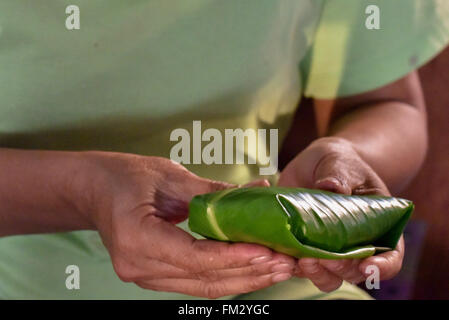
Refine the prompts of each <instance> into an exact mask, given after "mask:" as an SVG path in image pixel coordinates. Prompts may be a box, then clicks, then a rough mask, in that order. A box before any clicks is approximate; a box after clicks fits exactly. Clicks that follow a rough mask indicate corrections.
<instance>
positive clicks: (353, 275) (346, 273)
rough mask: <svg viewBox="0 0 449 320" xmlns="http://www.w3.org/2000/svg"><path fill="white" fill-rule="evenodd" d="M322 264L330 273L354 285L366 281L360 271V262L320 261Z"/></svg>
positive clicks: (348, 260)
mask: <svg viewBox="0 0 449 320" xmlns="http://www.w3.org/2000/svg"><path fill="white" fill-rule="evenodd" d="M320 264H321V265H322V266H323V267H324V268H326V269H327V270H328V271H329V272H331V273H333V274H334V275H336V276H337V277H339V278H341V279H343V280H346V281H348V282H350V283H352V284H356V283H359V282H361V281H363V280H364V279H365V277H364V275H363V274H362V273H361V272H360V270H359V264H360V260H357V259H344V260H328V259H320Z"/></svg>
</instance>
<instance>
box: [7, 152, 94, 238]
mask: <svg viewBox="0 0 449 320" xmlns="http://www.w3.org/2000/svg"><path fill="white" fill-rule="evenodd" d="M87 159H88V157H86V156H85V153H77V152H56V151H24V150H15V149H0V172H1V177H0V236H6V235H14V234H27V233H44V232H60V231H71V230H81V229H92V228H93V225H92V223H91V220H90V218H89V212H88V211H89V209H88V208H87V206H86V204H87V203H88V201H87V200H88V197H89V194H88V193H89V190H88V188H87V181H86V180H87V179H86V176H87V175H88V174H87V173H88V172H89V170H91V169H92V168H90V167H91V164H90V162H89V161H88V160H87ZM92 183H95V181H92Z"/></svg>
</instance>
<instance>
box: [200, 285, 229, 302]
mask: <svg viewBox="0 0 449 320" xmlns="http://www.w3.org/2000/svg"><path fill="white" fill-rule="evenodd" d="M201 291H202V292H203V295H204V297H206V298H208V299H217V298H220V297H222V296H224V295H225V294H224V291H225V290H224V285H223V284H220V283H219V282H202V289H201Z"/></svg>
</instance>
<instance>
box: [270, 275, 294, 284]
mask: <svg viewBox="0 0 449 320" xmlns="http://www.w3.org/2000/svg"><path fill="white" fill-rule="evenodd" d="M291 277H292V275H291V274H290V273H275V274H274V275H273V277H272V278H271V281H273V282H282V281H285V280H288V279H290V278H291Z"/></svg>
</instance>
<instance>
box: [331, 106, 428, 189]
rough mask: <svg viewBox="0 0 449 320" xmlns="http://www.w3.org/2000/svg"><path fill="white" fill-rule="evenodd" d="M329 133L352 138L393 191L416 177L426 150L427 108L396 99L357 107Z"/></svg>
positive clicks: (349, 139) (359, 151) (343, 116)
mask: <svg viewBox="0 0 449 320" xmlns="http://www.w3.org/2000/svg"><path fill="white" fill-rule="evenodd" d="M328 135H329V136H334V137H340V138H344V139H346V140H348V141H350V142H351V143H352V145H353V146H354V148H355V149H356V151H357V152H358V153H359V155H360V156H361V157H362V158H363V159H364V160H365V161H366V162H367V163H368V164H369V165H370V166H371V167H372V168H373V169H374V170H375V171H376V172H377V174H378V175H379V176H380V177H381V178H382V179H383V180H384V182H385V183H386V184H387V186H388V187H389V189H390V190H391V191H392V192H393V193H395V192H398V191H400V190H401V189H402V188H403V187H404V186H405V185H406V184H407V183H408V182H409V181H410V180H411V179H412V178H413V177H414V175H415V174H416V173H417V171H418V170H419V168H420V166H421V165H422V163H423V161H424V158H425V154H426V149H427V129H426V117H425V111H424V110H423V109H421V108H415V107H413V106H410V105H408V104H406V103H402V102H396V101H386V102H379V103H375V104H372V105H368V106H366V107H360V108H355V109H353V110H351V111H350V112H348V113H346V114H344V115H342V116H341V117H339V118H337V119H336V120H335V121H333V123H331V125H330V128H329V132H328Z"/></svg>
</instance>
